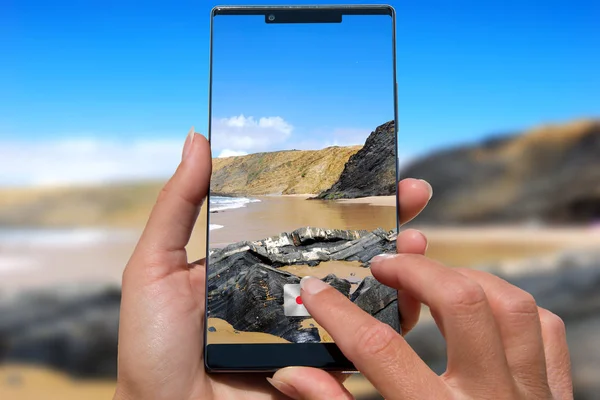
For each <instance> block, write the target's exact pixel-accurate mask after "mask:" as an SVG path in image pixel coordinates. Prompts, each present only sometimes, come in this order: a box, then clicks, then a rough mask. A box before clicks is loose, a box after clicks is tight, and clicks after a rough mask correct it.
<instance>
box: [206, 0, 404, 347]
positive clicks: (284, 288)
mask: <svg viewBox="0 0 600 400" xmlns="http://www.w3.org/2000/svg"><path fill="white" fill-rule="evenodd" d="M235 10H236V9H233V10H229V11H227V9H225V11H223V10H221V12H218V11H217V12H216V13H215V14H214V15H213V19H212V45H211V49H212V50H211V98H210V129H209V138H210V143H211V149H212V156H213V172H212V178H211V186H210V197H209V205H208V212H209V232H208V252H207V254H208V257H207V320H206V330H207V331H206V344H207V345H208V346H209V347H210V346H211V345H232V344H246V345H252V344H263V345H264V344H286V345H289V344H313V343H332V342H333V339H332V338H331V336H330V335H329V334H328V333H327V332H326V331H325V330H324V329H323V328H322V327H321V326H320V325H319V324H318V323H317V322H316V321H315V320H314V319H312V318H311V316H310V314H309V313H308V311H307V309H306V308H305V307H304V305H303V304H302V299H301V297H300V285H299V283H300V279H301V278H302V277H304V276H308V275H310V276H313V277H318V278H321V279H323V280H325V281H326V282H328V283H329V284H330V285H331V286H333V287H334V288H335V289H337V290H338V291H340V292H341V293H343V294H344V295H345V296H346V297H348V298H349V299H350V300H351V301H352V302H354V303H355V304H356V305H358V306H359V307H361V308H362V309H363V310H365V311H366V312H368V313H369V314H371V315H374V316H375V317H376V318H377V319H379V320H381V321H384V322H386V323H388V324H390V325H391V326H393V327H394V328H395V329H397V330H399V329H400V322H399V316H398V304H397V293H396V291H395V290H393V289H390V288H388V287H386V286H384V285H381V284H380V283H378V282H377V281H376V280H375V279H374V278H373V277H372V275H371V271H370V268H369V262H370V260H371V259H372V258H373V257H374V256H376V255H378V254H382V253H394V252H395V251H396V250H395V249H396V245H395V231H396V229H397V220H398V218H397V196H396V195H397V193H396V191H397V135H396V93H395V87H396V85H395V52H394V46H395V43H394V42H395V40H394V19H393V12H392V10H391V9H390V8H386V7H380V8H377V7H372V8H364V9H361V8H338V9H330V10H329V11H328V9H321V10H317V11H315V10H310V9H306V8H305V9H304V11H303V10H302V9H298V10H294V9H283V8H282V9H271V10H269V9H266V8H265V9H260V8H257V9H254V11H252V9H241V11H240V9H238V11H235ZM244 10H245V11H244ZM348 328H349V329H351V328H352V327H348ZM278 348H279V347H278Z"/></svg>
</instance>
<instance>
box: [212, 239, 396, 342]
mask: <svg viewBox="0 0 600 400" xmlns="http://www.w3.org/2000/svg"><path fill="white" fill-rule="evenodd" d="M395 237H396V235H395V234H394V233H387V232H385V231H384V230H382V229H377V230H374V231H373V232H367V231H346V230H339V229H320V228H312V227H305V228H300V229H297V230H295V231H293V232H291V233H282V234H280V235H277V236H273V237H270V238H267V239H264V240H258V241H254V242H240V243H234V244H231V245H229V246H227V247H225V248H223V249H214V250H211V251H210V256H209V262H208V270H209V271H210V274H209V281H208V282H209V302H208V316H209V318H221V319H224V320H226V321H227V322H229V323H230V324H231V325H232V326H233V327H234V328H235V329H238V330H240V331H246V332H265V333H270V334H272V335H276V336H279V337H281V338H284V339H286V340H289V341H293V342H297V343H306V342H318V341H320V337H319V334H318V331H317V330H316V329H313V330H310V329H303V328H301V326H300V324H301V322H302V320H304V319H305V318H303V317H298V318H290V317H286V316H285V315H284V313H283V285H285V284H297V283H299V281H300V278H298V277H297V276H296V275H293V274H290V273H287V272H284V271H280V270H278V269H277V268H278V267H281V266H283V265H290V264H306V265H313V266H314V265H316V264H318V263H319V262H321V261H333V260H345V261H361V262H362V263H363V264H365V265H367V264H368V262H369V261H370V260H371V258H373V257H374V256H375V255H377V254H381V253H384V252H392V251H394V250H395ZM323 281H325V282H327V283H328V284H330V285H331V286H333V287H334V288H335V289H337V290H338V291H340V292H341V293H343V294H344V295H345V296H346V297H349V295H350V288H351V283H350V282H349V281H347V280H345V279H339V278H337V277H336V276H335V275H333V274H330V275H327V276H326V277H325V278H324V279H323ZM395 300H396V291H395V290H393V289H390V288H387V287H386V286H384V285H382V284H380V283H379V282H377V281H376V280H375V279H373V278H367V279H365V280H363V282H362V283H361V284H360V285H359V287H358V288H357V290H356V291H355V292H354V293H353V296H352V301H354V302H355V303H356V304H357V305H359V307H361V308H363V309H364V310H365V311H367V312H368V313H369V314H371V315H375V316H376V317H377V318H381V320H384V321H385V322H388V323H390V325H391V326H393V327H394V328H397V329H399V322H398V319H399V317H398V307H397V303H396V306H395V307H390V308H389V309H390V310H391V309H394V310H395V312H393V313H392V312H389V311H386V312H383V310H384V309H386V308H387V307H388V306H389V305H390V303H392V302H394V301H395Z"/></svg>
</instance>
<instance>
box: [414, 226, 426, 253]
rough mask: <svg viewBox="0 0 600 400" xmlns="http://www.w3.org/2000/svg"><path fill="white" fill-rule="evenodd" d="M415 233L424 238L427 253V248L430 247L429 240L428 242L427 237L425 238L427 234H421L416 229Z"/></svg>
mask: <svg viewBox="0 0 600 400" xmlns="http://www.w3.org/2000/svg"><path fill="white" fill-rule="evenodd" d="M415 231H416V232H417V233H418V234H419V235H421V237H422V238H423V240H424V241H425V251H427V248H428V247H429V240H427V236H425V234H424V233H423V232H421V231H420V230H418V229H415Z"/></svg>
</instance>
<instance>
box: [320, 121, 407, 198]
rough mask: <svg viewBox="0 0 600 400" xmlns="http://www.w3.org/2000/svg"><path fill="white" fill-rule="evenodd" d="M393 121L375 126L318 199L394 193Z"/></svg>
mask: <svg viewBox="0 0 600 400" xmlns="http://www.w3.org/2000/svg"><path fill="white" fill-rule="evenodd" d="M394 127H395V125H394V121H389V122H386V123H385V124H383V125H380V126H378V127H377V128H376V129H375V130H374V131H373V132H371V134H370V135H369V137H368V138H367V141H366V142H365V145H364V146H363V147H362V149H360V150H359V151H357V152H356V154H354V155H353V156H352V157H350V159H349V160H348V162H347V163H346V165H345V166H344V170H343V171H342V173H341V175H340V177H339V179H338V180H337V182H335V183H334V184H333V185H332V186H331V187H330V188H328V189H327V190H325V191H323V192H321V193H320V194H319V195H318V196H317V197H318V198H320V199H350V198H356V197H366V196H385V195H392V194H395V193H396V134H395V128H394Z"/></svg>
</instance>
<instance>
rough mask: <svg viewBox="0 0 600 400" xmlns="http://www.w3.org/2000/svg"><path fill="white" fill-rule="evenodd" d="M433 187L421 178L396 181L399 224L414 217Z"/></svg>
mask: <svg viewBox="0 0 600 400" xmlns="http://www.w3.org/2000/svg"><path fill="white" fill-rule="evenodd" d="M432 195H433V189H432V188H431V185H430V184H429V183H428V182H427V181H424V180H422V179H413V178H407V179H403V180H401V181H400V183H398V207H399V216H400V224H405V223H407V222H409V221H411V220H412V219H413V218H415V217H416V216H417V215H419V213H420V212H421V211H422V210H423V209H424V208H425V206H426V205H427V203H428V202H429V200H430V199H431V196H432Z"/></svg>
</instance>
